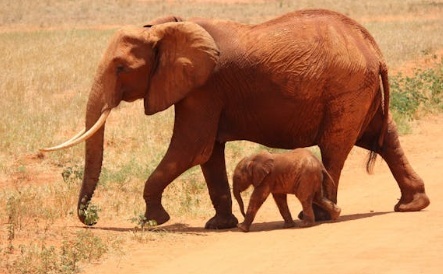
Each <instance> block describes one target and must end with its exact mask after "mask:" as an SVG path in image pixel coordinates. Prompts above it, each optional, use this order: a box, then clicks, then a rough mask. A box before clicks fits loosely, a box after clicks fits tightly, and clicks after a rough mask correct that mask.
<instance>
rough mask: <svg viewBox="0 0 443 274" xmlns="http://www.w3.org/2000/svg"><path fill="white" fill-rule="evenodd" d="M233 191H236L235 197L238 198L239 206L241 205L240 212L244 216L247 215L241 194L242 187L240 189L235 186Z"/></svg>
mask: <svg viewBox="0 0 443 274" xmlns="http://www.w3.org/2000/svg"><path fill="white" fill-rule="evenodd" d="M233 192H234V198H235V200H237V203H238V206H239V207H240V212H241V214H242V215H243V217H245V216H246V214H245V206H244V204H243V200H242V198H241V195H240V189H238V187H235V186H234V190H233Z"/></svg>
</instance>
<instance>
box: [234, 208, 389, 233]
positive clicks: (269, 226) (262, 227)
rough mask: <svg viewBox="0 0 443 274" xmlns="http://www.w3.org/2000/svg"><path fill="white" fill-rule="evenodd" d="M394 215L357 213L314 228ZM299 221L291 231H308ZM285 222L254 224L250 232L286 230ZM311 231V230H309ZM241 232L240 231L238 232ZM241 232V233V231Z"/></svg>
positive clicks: (342, 216)
mask: <svg viewBox="0 0 443 274" xmlns="http://www.w3.org/2000/svg"><path fill="white" fill-rule="evenodd" d="M390 213H393V211H382V212H368V213H356V214H349V215H341V216H340V217H339V218H338V219H337V220H335V221H318V222H315V224H314V226H319V225H322V224H333V223H341V222H349V221H355V220H359V219H365V218H371V217H376V216H380V215H385V214H390ZM299 222H300V221H299V220H295V227H293V228H290V229H306V228H301V227H298V223H299ZM283 223H284V222H283V221H273V222H261V223H253V225H252V226H251V230H250V231H249V232H262V231H272V230H278V229H285V228H283ZM307 229H309V228H307ZM237 231H239V230H237ZM239 232H241V231H239Z"/></svg>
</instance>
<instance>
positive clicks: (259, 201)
mask: <svg viewBox="0 0 443 274" xmlns="http://www.w3.org/2000/svg"><path fill="white" fill-rule="evenodd" d="M269 194H271V190H270V188H269V187H268V186H266V185H262V186H260V187H256V188H255V189H254V191H253V192H252V194H251V198H250V200H249V205H248V210H247V211H246V216H245V220H244V221H243V223H240V224H238V228H239V229H241V230H242V231H243V232H248V231H249V227H250V226H251V224H252V222H253V221H254V219H255V215H256V214H257V211H258V209H259V208H260V207H261V206H262V205H263V203H264V201H265V200H266V198H268V196H269Z"/></svg>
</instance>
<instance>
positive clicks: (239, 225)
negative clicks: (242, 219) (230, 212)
mask: <svg viewBox="0 0 443 274" xmlns="http://www.w3.org/2000/svg"><path fill="white" fill-rule="evenodd" d="M237 227H238V228H239V229H240V230H241V231H243V232H249V226H248V225H246V224H245V223H241V224H238V225H237Z"/></svg>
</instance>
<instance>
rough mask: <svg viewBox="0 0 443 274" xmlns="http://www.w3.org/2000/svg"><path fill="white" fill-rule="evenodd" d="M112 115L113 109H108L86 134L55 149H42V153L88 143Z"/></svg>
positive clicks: (73, 138)
mask: <svg viewBox="0 0 443 274" xmlns="http://www.w3.org/2000/svg"><path fill="white" fill-rule="evenodd" d="M110 113H111V109H106V110H105V111H103V112H102V114H101V116H100V118H99V119H98V120H97V122H96V123H95V124H94V125H93V126H92V127H91V128H90V129H89V130H88V131H86V132H85V130H82V131H80V132H79V133H77V134H76V135H75V136H74V137H72V138H71V139H69V140H68V141H66V142H64V143H62V144H60V145H58V146H53V147H48V148H41V149H40V151H42V152H48V151H56V150H61V149H65V148H69V147H72V146H75V145H77V144H79V143H81V142H83V141H86V140H87V139H89V138H90V137H91V136H93V135H94V134H95V133H96V132H97V131H98V130H99V129H100V128H101V127H102V126H103V125H104V124H105V122H106V119H107V118H108V116H109V114H110Z"/></svg>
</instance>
